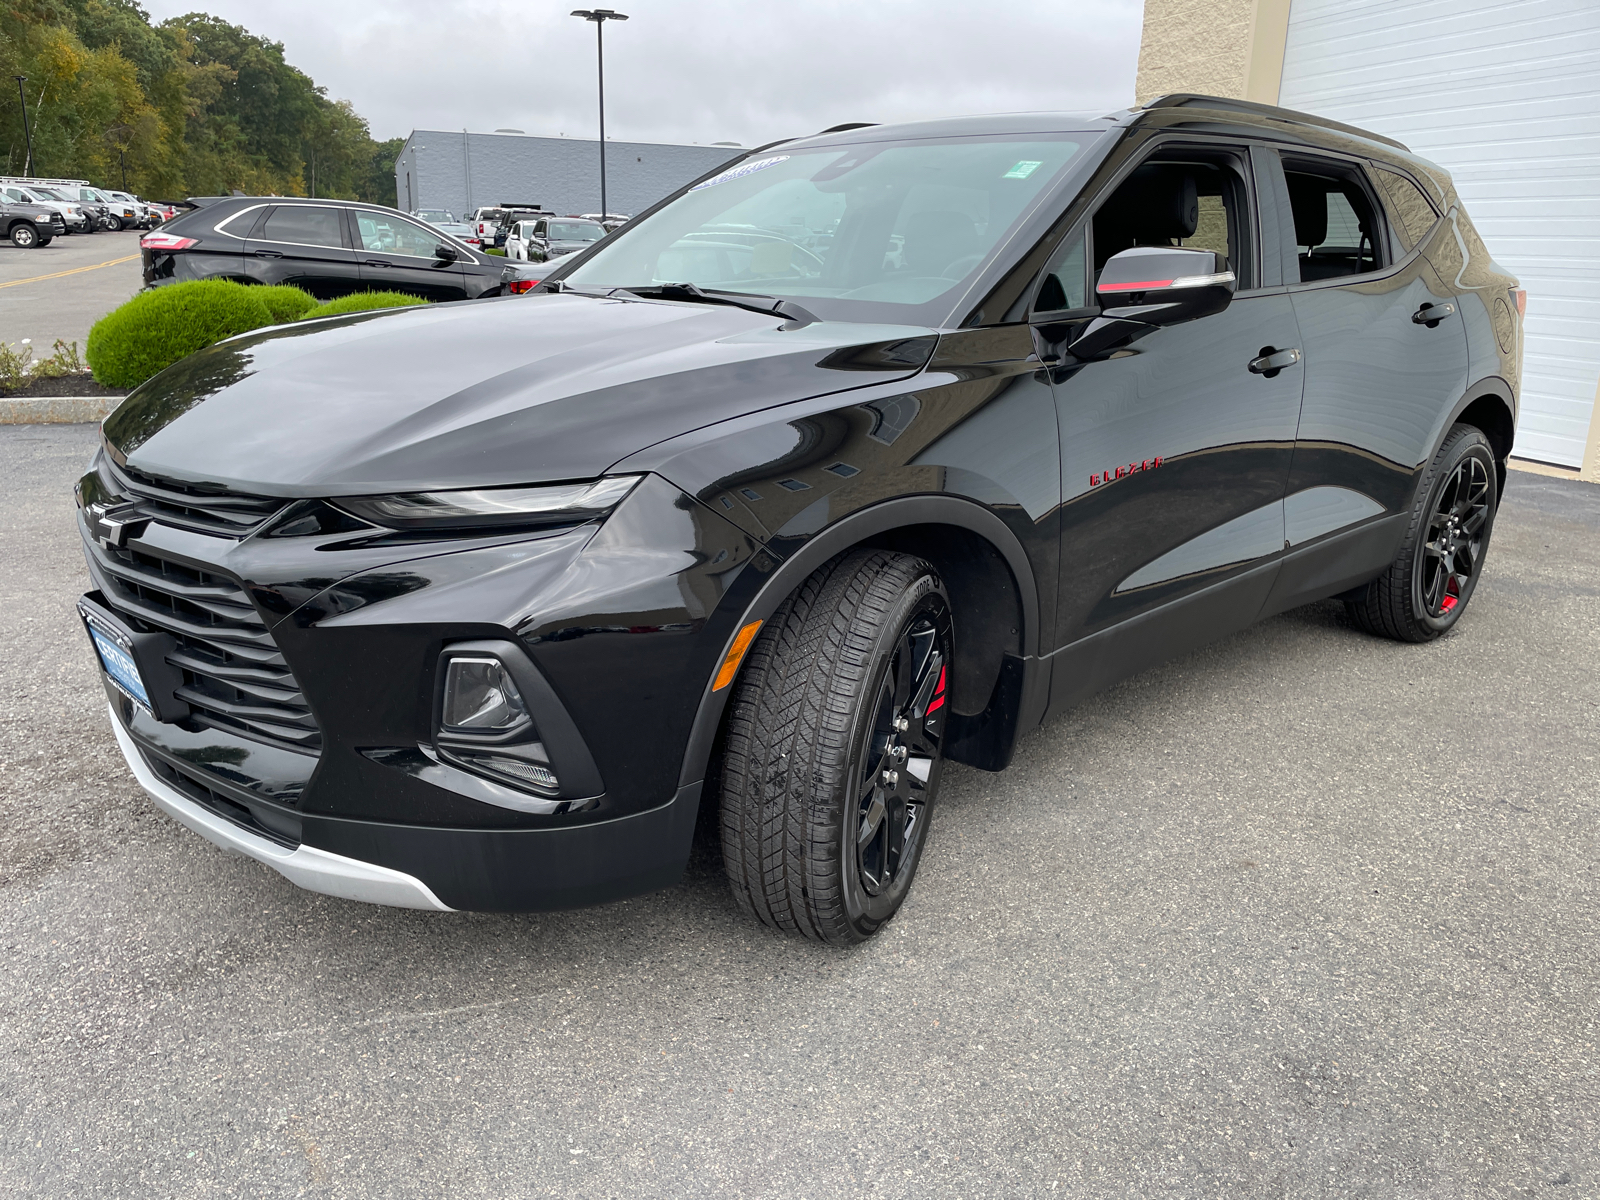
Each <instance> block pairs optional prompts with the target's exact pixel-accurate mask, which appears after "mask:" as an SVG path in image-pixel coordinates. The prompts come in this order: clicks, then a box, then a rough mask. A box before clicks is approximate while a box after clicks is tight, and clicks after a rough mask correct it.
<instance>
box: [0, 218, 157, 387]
mask: <svg viewBox="0 0 1600 1200" xmlns="http://www.w3.org/2000/svg"><path fill="white" fill-rule="evenodd" d="M140 236H141V235H140V234H139V233H138V232H137V231H136V230H131V229H125V230H122V231H121V232H118V233H110V232H107V231H102V232H100V233H91V234H82V233H77V234H71V235H69V236H67V237H58V238H56V239H55V240H53V241H52V242H51V243H50V244H49V245H48V246H41V247H39V248H37V249H34V250H19V249H17V248H16V247H15V246H13V245H12V244H11V243H10V242H7V241H0V342H5V343H9V344H10V345H13V346H15V345H17V344H19V343H20V342H21V341H22V339H23V338H32V339H33V355H34V358H36V359H41V358H46V357H48V356H49V354H50V353H51V347H52V346H53V345H54V344H55V341H56V339H57V338H60V339H61V340H62V341H65V342H77V343H78V353H79V354H80V355H81V354H82V353H83V351H84V347H85V346H86V344H87V343H88V340H89V328H90V326H92V325H93V324H94V323H95V322H96V321H98V320H99V319H100V318H101V317H103V316H105V315H106V313H108V312H110V311H111V310H112V309H113V308H115V307H117V305H119V304H121V303H122V302H123V301H124V300H126V299H128V297H130V296H132V295H133V294H134V293H135V292H137V291H138V290H139V288H140V287H141V286H143V278H142V276H141V275H140V270H141V268H140V266H139V238H140Z"/></svg>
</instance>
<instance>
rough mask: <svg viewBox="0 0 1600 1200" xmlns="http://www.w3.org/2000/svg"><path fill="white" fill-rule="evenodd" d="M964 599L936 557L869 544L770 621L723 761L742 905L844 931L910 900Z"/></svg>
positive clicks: (734, 713) (771, 917)
mask: <svg viewBox="0 0 1600 1200" xmlns="http://www.w3.org/2000/svg"><path fill="white" fill-rule="evenodd" d="M952 644H953V643H952V628H951V619H950V602H949V598H948V597H947V596H946V595H945V591H944V586H943V585H942V584H941V583H940V581H939V578H938V575H937V574H936V573H935V571H934V569H933V567H931V566H930V565H929V564H928V563H926V562H923V561H922V560H920V559H917V558H914V557H912V556H910V555H906V554H896V553H892V552H889V551H882V550H857V551H852V552H849V553H846V554H844V555H841V556H840V557H839V558H836V559H834V560H832V561H831V562H829V563H827V564H825V565H824V566H822V567H820V568H819V569H818V570H817V571H816V572H815V573H814V574H812V575H811V577H810V578H808V579H807V580H806V581H805V583H803V584H802V585H801V586H800V587H799V588H798V589H797V590H796V591H795V592H794V594H793V595H791V596H790V597H789V598H788V599H787V600H785V601H784V603H783V604H782V605H780V606H779V608H778V610H777V611H776V612H775V613H773V614H772V616H771V617H770V618H769V619H768V620H767V622H766V623H765V624H764V625H763V626H762V630H761V633H760V635H759V636H758V637H757V638H756V641H755V643H754V645H753V646H752V647H751V649H750V654H749V657H748V659H747V660H746V662H745V664H744V668H743V671H742V673H741V675H740V678H739V681H738V683H737V685H736V691H735V693H734V696H733V700H732V706H731V709H730V712H729V718H728V729H727V740H726V748H725V751H724V756H723V762H722V786H721V802H722V814H721V819H722V851H723V861H724V863H725V864H726V866H727V871H728V880H729V883H730V884H731V886H732V888H733V891H734V895H735V896H736V897H737V898H738V900H739V903H740V906H741V907H743V908H744V909H745V910H746V911H747V912H749V913H751V914H752V915H754V916H755V917H757V918H758V919H759V920H761V921H762V922H764V923H765V924H768V925H771V926H773V927H774V928H777V929H782V930H786V931H789V932H793V933H799V934H801V935H803V936H805V937H808V938H812V939H814V940H817V941H822V942H829V943H833V944H835V945H846V944H849V943H852V942H861V941H865V940H866V939H867V938H869V937H871V936H872V935H873V934H874V933H876V932H877V931H878V929H880V928H881V927H882V926H883V924H884V923H885V922H886V921H888V920H889V919H890V918H891V917H892V916H894V914H895V913H896V912H897V911H898V910H899V908H900V905H901V904H902V903H903V902H904V900H905V897H906V893H907V891H908V889H909V888H910V886H911V881H912V879H913V878H914V876H915V875H916V870H917V864H918V862H919V861H920V859H921V855H922V848H923V846H924V845H925V844H926V842H927V836H928V824H929V817H930V815H931V813H932V809H933V804H934V798H935V796H936V795H937V792H938V788H939V778H940V773H941V768H942V766H943V750H942V744H943V737H944V726H945V721H946V718H947V716H948V713H949V703H948V702H949V690H948V685H949V677H950V662H951V652H952Z"/></svg>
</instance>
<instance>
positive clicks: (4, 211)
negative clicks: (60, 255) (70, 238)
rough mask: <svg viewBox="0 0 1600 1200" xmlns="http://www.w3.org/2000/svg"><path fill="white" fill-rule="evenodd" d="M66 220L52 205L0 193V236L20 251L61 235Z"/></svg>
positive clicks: (64, 228) (48, 242) (38, 245)
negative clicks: (28, 201)
mask: <svg viewBox="0 0 1600 1200" xmlns="http://www.w3.org/2000/svg"><path fill="white" fill-rule="evenodd" d="M66 232H67V223H66V220H65V219H64V218H63V217H62V215H61V214H60V213H59V212H57V211H56V210H55V209H53V208H46V207H45V206H44V205H42V204H28V203H25V202H24V201H21V200H12V199H11V198H10V197H8V196H5V195H3V194H0V237H3V238H9V239H10V241H11V244H12V245H13V246H16V247H17V248H18V249H20V250H36V249H38V248H39V247H40V246H48V245H49V244H50V243H51V242H52V241H53V240H54V239H56V238H58V237H65V236H66Z"/></svg>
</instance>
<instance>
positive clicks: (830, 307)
mask: <svg viewBox="0 0 1600 1200" xmlns="http://www.w3.org/2000/svg"><path fill="white" fill-rule="evenodd" d="M1075 136H1076V137H1077V138H1079V139H1083V140H1086V139H1087V137H1088V136H1091V135H1082V134H1080V135H1075ZM1081 144H1082V140H1072V139H1069V138H1066V137H1061V136H1059V135H1050V134H1043V135H1041V134H1028V135H1020V134H1019V135H1010V136H1004V135H1001V136H994V137H984V138H974V137H962V138H947V139H928V140H924V141H914V142H867V143H862V144H857V145H852V146H844V147H830V148H827V149H816V150H793V151H789V152H784V151H783V150H782V147H777V148H775V150H774V152H773V153H771V154H767V155H763V156H761V157H759V158H755V159H749V160H746V161H744V162H742V163H739V164H738V165H737V166H734V167H732V168H730V169H728V170H726V171H724V172H722V173H721V174H720V175H717V176H715V177H713V178H711V179H708V180H706V181H705V182H703V183H700V184H696V185H695V186H694V187H692V188H691V189H689V191H687V192H685V193H684V194H683V195H681V196H679V197H678V198H677V199H676V200H674V201H672V202H671V203H670V204H668V205H667V206H666V207H665V208H663V209H661V210H660V211H659V212H657V213H655V214H654V215H652V216H650V217H647V218H644V219H643V220H639V221H635V222H634V223H633V224H632V225H630V226H628V227H627V228H626V229H625V230H623V231H622V232H621V233H619V234H618V235H617V236H616V237H615V239H614V240H613V241H612V243H611V244H610V245H608V246H606V247H604V248H603V249H601V250H599V251H597V252H596V253H594V255H593V257H591V258H590V259H589V260H588V261H587V262H585V263H582V264H581V265H579V266H578V267H577V269H575V270H573V271H572V272H571V273H570V274H568V275H566V276H564V280H565V282H567V283H570V284H573V285H575V286H579V287H589V288H592V287H624V288H625V287H647V286H651V285H659V284H668V283H693V284H697V285H698V286H700V287H702V288H706V289H708V290H720V291H733V292H746V293H751V294H756V295H763V296H779V297H794V298H796V299H798V300H801V301H803V302H804V304H805V306H806V307H807V308H810V309H812V310H814V311H815V312H817V313H818V314H819V315H822V316H827V317H834V318H840V319H846V320H891V321H916V322H918V323H927V322H928V321H930V320H935V319H938V317H937V316H935V315H934V313H935V310H936V309H937V308H938V307H939V305H936V304H935V303H934V302H935V301H938V302H940V303H941V304H943V305H949V304H953V303H954V302H955V300H956V299H958V298H959V295H960V290H961V289H963V288H964V286H965V285H966V284H967V283H968V281H970V279H971V278H972V276H973V275H974V274H975V273H976V272H977V270H978V268H979V266H980V265H982V264H983V263H984V261H985V260H986V259H987V258H988V257H989V254H990V252H991V251H993V250H994V249H995V248H996V246H998V245H999V244H1000V243H1001V241H1002V240H1003V239H1004V238H1005V236H1006V235H1007V233H1008V232H1009V231H1010V230H1012V229H1013V228H1014V227H1015V226H1016V225H1017V224H1018V222H1019V221H1020V220H1021V218H1022V216H1023V215H1024V214H1025V213H1026V212H1027V211H1028V210H1029V209H1030V208H1031V207H1032V205H1033V203H1034V201H1035V200H1036V199H1037V198H1038V197H1039V196H1040V195H1041V194H1042V193H1043V192H1044V191H1045V190H1046V189H1047V188H1049V186H1050V185H1051V184H1052V183H1053V182H1055V181H1056V180H1057V179H1058V178H1059V177H1060V176H1061V175H1062V173H1063V172H1064V170H1065V168H1066V165H1067V163H1068V162H1069V161H1070V160H1071V159H1072V157H1073V156H1074V154H1076V153H1077V151H1078V149H1079V148H1080V146H1081ZM946 311H948V310H946ZM939 315H941V316H942V314H939Z"/></svg>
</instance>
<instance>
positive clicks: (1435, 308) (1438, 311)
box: [1411, 300, 1456, 329]
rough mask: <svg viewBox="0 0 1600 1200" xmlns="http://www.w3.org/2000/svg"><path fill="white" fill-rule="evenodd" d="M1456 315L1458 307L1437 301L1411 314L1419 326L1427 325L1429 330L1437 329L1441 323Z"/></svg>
mask: <svg viewBox="0 0 1600 1200" xmlns="http://www.w3.org/2000/svg"><path fill="white" fill-rule="evenodd" d="M1455 315H1456V306H1455V305H1454V304H1450V303H1447V302H1444V301H1438V300H1436V301H1434V302H1433V303H1432V304H1424V305H1423V306H1422V307H1421V308H1419V309H1417V311H1416V312H1414V313H1412V314H1411V319H1412V321H1414V322H1415V323H1416V324H1418V325H1426V326H1427V327H1428V328H1429V329H1437V328H1438V327H1439V322H1440V321H1442V320H1444V319H1445V318H1446V317H1453V316H1455Z"/></svg>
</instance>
